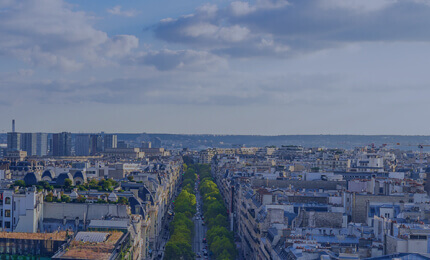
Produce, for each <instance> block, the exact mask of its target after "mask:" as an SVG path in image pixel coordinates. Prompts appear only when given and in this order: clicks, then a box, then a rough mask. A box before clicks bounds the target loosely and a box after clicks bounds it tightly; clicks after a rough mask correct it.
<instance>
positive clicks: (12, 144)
mask: <svg viewBox="0 0 430 260" xmlns="http://www.w3.org/2000/svg"><path fill="white" fill-rule="evenodd" d="M20 149H21V134H20V133H17V132H15V119H12V132H9V133H7V150H8V151H17V150H20Z"/></svg>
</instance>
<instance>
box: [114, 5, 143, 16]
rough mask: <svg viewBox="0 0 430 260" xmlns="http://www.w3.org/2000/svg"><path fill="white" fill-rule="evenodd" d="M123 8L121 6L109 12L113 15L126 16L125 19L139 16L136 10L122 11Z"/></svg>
mask: <svg viewBox="0 0 430 260" xmlns="http://www.w3.org/2000/svg"><path fill="white" fill-rule="evenodd" d="M121 9H122V7H121V6H120V5H117V6H114V7H112V8H111V9H107V12H108V13H110V14H113V15H119V16H125V17H134V16H136V15H138V14H139V12H138V11H136V10H129V11H125V10H121Z"/></svg>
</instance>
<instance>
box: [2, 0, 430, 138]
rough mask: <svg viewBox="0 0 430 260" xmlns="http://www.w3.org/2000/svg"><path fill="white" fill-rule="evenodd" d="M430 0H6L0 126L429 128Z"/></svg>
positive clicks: (314, 130) (428, 131) (197, 130)
mask: <svg viewBox="0 0 430 260" xmlns="http://www.w3.org/2000/svg"><path fill="white" fill-rule="evenodd" d="M429 28H430V0H306V1H304V0H288V1H287V0H254V1H227V0H212V1H203V0H182V1H177V0H145V1H141V0H127V1H112V0H103V1H101V0H75V1H73V0H69V1H65V0H0V132H7V131H10V129H11V120H12V119H15V120H16V127H17V131H20V132H60V131H71V132H100V131H105V132H124V133H139V132H147V133H182V134H257V135H288V134H365V135H366V134H367V135H373V134H401V135H430V120H428V117H429V109H428V107H429V105H428V97H430V87H429V83H430V73H429V68H430V66H429V65H430V30H429Z"/></svg>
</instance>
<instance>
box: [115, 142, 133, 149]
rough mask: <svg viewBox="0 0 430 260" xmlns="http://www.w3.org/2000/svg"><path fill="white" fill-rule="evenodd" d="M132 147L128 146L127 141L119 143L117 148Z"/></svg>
mask: <svg viewBox="0 0 430 260" xmlns="http://www.w3.org/2000/svg"><path fill="white" fill-rule="evenodd" d="M129 147H130V145H129V144H127V143H126V142H125V141H118V145H117V148H129Z"/></svg>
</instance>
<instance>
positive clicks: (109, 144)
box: [104, 134, 118, 149]
mask: <svg viewBox="0 0 430 260" xmlns="http://www.w3.org/2000/svg"><path fill="white" fill-rule="evenodd" d="M104 142H105V144H104V147H105V149H109V148H117V145H118V137H117V135H112V134H108V135H105V136H104Z"/></svg>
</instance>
